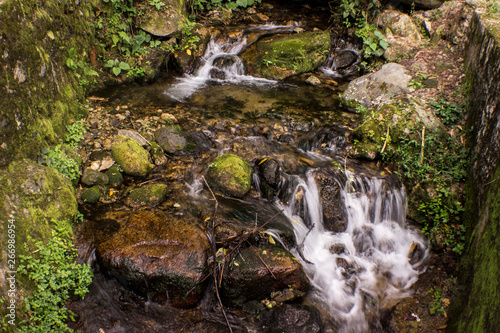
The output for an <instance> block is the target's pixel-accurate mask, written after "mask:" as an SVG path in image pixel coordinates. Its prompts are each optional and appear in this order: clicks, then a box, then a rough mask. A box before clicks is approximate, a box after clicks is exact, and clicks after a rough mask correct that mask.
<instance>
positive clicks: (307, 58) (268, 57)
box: [242, 31, 330, 79]
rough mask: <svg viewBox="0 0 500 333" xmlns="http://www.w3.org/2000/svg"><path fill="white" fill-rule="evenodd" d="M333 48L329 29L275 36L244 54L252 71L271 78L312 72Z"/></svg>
mask: <svg viewBox="0 0 500 333" xmlns="http://www.w3.org/2000/svg"><path fill="white" fill-rule="evenodd" d="M329 50H330V35H329V34H328V32H323V31H322V32H305V33H300V34H292V35H275V36H272V37H269V38H266V39H263V40H261V41H259V42H257V43H255V44H254V45H252V46H251V47H250V48H249V49H248V50H247V51H245V52H244V53H243V55H242V57H243V59H245V60H246V61H247V62H248V65H249V67H250V71H251V72H252V74H255V75H259V76H263V77H265V78H270V79H284V78H286V77H288V76H290V75H294V74H300V73H304V72H310V71H313V70H315V69H317V68H318V67H319V66H321V65H322V64H323V63H324V62H325V60H326V57H327V56H328V52H329Z"/></svg>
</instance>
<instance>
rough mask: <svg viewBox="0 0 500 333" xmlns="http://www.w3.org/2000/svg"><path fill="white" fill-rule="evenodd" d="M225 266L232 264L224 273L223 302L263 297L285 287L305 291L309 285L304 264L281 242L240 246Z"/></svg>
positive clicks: (241, 301) (237, 301) (231, 302)
mask: <svg viewBox="0 0 500 333" xmlns="http://www.w3.org/2000/svg"><path fill="white" fill-rule="evenodd" d="M263 261H264V263H265V264H264V263H263ZM226 267H231V268H230V269H228V271H227V272H226V274H225V275H224V278H223V283H222V289H221V292H222V295H223V300H224V303H225V304H227V305H230V306H240V305H242V304H243V303H245V302H248V301H250V300H263V299H264V298H266V297H269V296H270V294H271V293H272V292H275V291H279V290H282V289H287V288H292V289H294V290H300V291H303V292H306V291H307V290H308V289H309V280H308V278H307V276H306V274H305V273H304V270H303V268H302V265H301V264H300V262H299V261H298V260H297V259H296V258H295V257H294V256H293V255H292V254H291V253H290V252H288V251H287V250H285V249H284V248H283V247H282V246H281V245H272V244H267V245H260V246H259V247H247V248H244V249H241V250H240V251H239V254H238V256H236V257H235V258H234V260H233V262H232V263H227V264H226Z"/></svg>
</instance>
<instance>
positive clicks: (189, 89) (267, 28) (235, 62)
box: [165, 24, 294, 102]
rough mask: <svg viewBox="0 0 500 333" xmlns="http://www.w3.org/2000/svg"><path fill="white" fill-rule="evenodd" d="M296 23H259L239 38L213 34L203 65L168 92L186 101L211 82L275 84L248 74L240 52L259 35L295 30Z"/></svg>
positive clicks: (180, 100) (173, 96) (176, 99)
mask: <svg viewBox="0 0 500 333" xmlns="http://www.w3.org/2000/svg"><path fill="white" fill-rule="evenodd" d="M293 28H294V26H276V25H272V24H269V25H263V26H256V27H253V28H251V29H249V30H248V31H246V32H244V33H242V34H241V36H240V37H239V38H226V39H222V40H217V39H216V38H214V37H212V38H211V39H210V42H209V43H208V45H207V48H206V50H205V54H204V55H203V57H201V59H200V66H199V67H198V68H197V69H196V70H195V71H194V73H193V74H185V75H184V76H183V77H182V78H179V79H178V80H177V82H176V83H175V84H174V85H172V86H171V87H169V88H168V89H167V91H166V92H165V94H166V95H167V96H169V97H170V98H172V99H173V100H175V101H178V102H182V101H184V100H186V99H187V98H189V97H190V96H191V95H193V94H194V93H195V92H196V91H198V90H199V89H201V88H202V87H203V86H204V85H205V84H206V83H207V82H209V81H213V82H218V83H249V84H274V83H276V81H274V80H267V79H263V78H257V77H253V76H250V75H246V71H245V67H244V65H243V62H242V61H241V59H240V58H239V57H238V55H239V54H240V53H241V52H242V51H243V50H244V49H245V48H246V47H247V46H248V45H249V43H251V42H253V41H255V40H256V37H255V36H256V35H257V36H262V35H264V34H269V33H283V32H291V31H292V30H293Z"/></svg>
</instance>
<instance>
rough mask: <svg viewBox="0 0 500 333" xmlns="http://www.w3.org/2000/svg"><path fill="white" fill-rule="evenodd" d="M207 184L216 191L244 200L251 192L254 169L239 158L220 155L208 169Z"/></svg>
mask: <svg viewBox="0 0 500 333" xmlns="http://www.w3.org/2000/svg"><path fill="white" fill-rule="evenodd" d="M207 182H208V184H209V185H210V186H211V187H212V188H213V189H215V190H218V191H221V192H222V193H224V194H226V195H229V196H232V197H236V198H242V197H243V196H244V195H245V194H246V193H248V191H250V185H251V182H252V168H251V167H250V164H248V162H247V161H245V160H243V159H242V158H241V157H239V156H236V155H233V154H224V155H220V156H218V157H217V158H216V159H215V160H214V161H213V163H212V164H210V166H209V167H208V172H207Z"/></svg>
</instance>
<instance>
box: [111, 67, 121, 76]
mask: <svg viewBox="0 0 500 333" xmlns="http://www.w3.org/2000/svg"><path fill="white" fill-rule="evenodd" d="M112 72H113V74H115V76H118V75H120V73H121V72H122V70H121V68H120V67H113V69H112Z"/></svg>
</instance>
